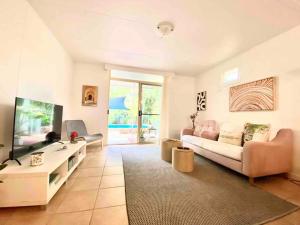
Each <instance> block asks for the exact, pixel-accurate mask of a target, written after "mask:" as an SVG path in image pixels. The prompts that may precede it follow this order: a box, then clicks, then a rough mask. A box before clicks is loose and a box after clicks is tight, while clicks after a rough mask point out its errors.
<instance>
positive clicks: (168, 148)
mask: <svg viewBox="0 0 300 225" xmlns="http://www.w3.org/2000/svg"><path fill="white" fill-rule="evenodd" d="M180 146H182V144H181V141H180V140H177V139H165V140H162V142H161V159H162V160H165V161H167V162H172V148H173V147H180Z"/></svg>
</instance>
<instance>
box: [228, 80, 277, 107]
mask: <svg viewBox="0 0 300 225" xmlns="http://www.w3.org/2000/svg"><path fill="white" fill-rule="evenodd" d="M275 87H276V77H268V78H265V79H262V80H257V81H253V82H250V83H246V84H241V85H238V86H234V87H231V88H230V91H229V110H230V112H243V111H272V110H275Z"/></svg>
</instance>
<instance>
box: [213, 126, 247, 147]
mask: <svg viewBox="0 0 300 225" xmlns="http://www.w3.org/2000/svg"><path fill="white" fill-rule="evenodd" d="M242 136H243V133H242V132H230V131H224V130H221V131H220V135H219V139H218V141H219V142H222V143H227V144H232V145H237V146H241V145H242Z"/></svg>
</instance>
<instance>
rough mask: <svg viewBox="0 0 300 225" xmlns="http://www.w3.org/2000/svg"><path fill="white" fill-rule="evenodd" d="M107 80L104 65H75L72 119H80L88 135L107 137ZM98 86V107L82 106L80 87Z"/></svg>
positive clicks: (107, 73)
mask: <svg viewBox="0 0 300 225" xmlns="http://www.w3.org/2000/svg"><path fill="white" fill-rule="evenodd" d="M109 80H110V75H109V71H108V70H104V65H101V64H88V63H75V66H74V76H73V85H72V86H73V91H72V111H73V119H82V120H83V121H84V122H85V124H86V126H87V130H88V132H89V133H99V132H101V133H102V134H103V135H104V140H106V136H107V129H106V128H107V119H108V117H107V109H108V102H109ZM83 85H93V86H98V105H97V106H96V107H93V106H82V104H81V100H82V99H81V97H82V86H83Z"/></svg>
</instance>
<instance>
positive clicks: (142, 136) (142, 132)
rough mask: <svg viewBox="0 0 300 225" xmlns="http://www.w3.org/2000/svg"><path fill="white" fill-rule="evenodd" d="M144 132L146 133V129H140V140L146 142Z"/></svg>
mask: <svg viewBox="0 0 300 225" xmlns="http://www.w3.org/2000/svg"><path fill="white" fill-rule="evenodd" d="M144 134H145V130H144V129H141V131H140V141H141V142H144V141H145V136H144Z"/></svg>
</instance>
